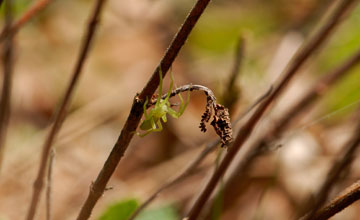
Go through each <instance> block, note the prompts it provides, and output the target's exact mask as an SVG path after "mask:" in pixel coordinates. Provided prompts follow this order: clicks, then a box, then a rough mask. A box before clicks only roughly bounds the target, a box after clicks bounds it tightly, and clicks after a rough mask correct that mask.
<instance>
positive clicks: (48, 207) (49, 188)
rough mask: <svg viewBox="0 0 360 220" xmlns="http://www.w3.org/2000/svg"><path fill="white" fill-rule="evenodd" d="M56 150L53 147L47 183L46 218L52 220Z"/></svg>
mask: <svg viewBox="0 0 360 220" xmlns="http://www.w3.org/2000/svg"><path fill="white" fill-rule="evenodd" d="M54 157H55V150H54V149H52V150H51V153H50V157H49V167H48V172H47V181H46V182H47V183H46V202H45V205H46V209H45V210H46V220H51V216H52V212H51V210H52V209H51V207H52V172H53V166H54Z"/></svg>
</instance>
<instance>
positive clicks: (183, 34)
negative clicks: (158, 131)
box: [77, 0, 210, 220]
mask: <svg viewBox="0 0 360 220" xmlns="http://www.w3.org/2000/svg"><path fill="white" fill-rule="evenodd" d="M209 2H210V0H198V1H197V2H196V4H195V6H194V7H193V8H192V10H191V12H190V13H189V15H188V16H187V18H186V20H185V22H184V23H183V25H182V26H181V28H180V30H179V31H178V33H177V34H176V36H175V38H174V40H173V41H172V42H171V44H170V47H169V48H168V49H167V51H166V53H165V55H164V57H163V58H162V60H161V61H160V64H159V66H158V67H157V68H156V69H155V71H154V73H153V74H152V76H151V78H150V80H149V81H148V83H147V84H146V86H145V87H144V88H143V90H142V92H141V93H140V94H139V95H138V96H137V97H135V99H134V102H133V105H132V107H131V110H130V113H129V116H128V118H127V120H126V122H125V125H124V127H123V129H122V131H121V133H120V136H119V138H118V140H117V141H116V143H115V146H114V147H113V149H112V151H111V153H110V155H109V157H108V158H107V159H106V161H105V164H104V166H103V168H102V169H101V171H100V173H99V175H98V177H97V178H96V180H95V182H93V184H92V185H91V187H90V192H89V195H88V197H87V198H86V201H85V203H84V204H83V206H82V208H81V211H80V213H79V216H78V217H77V219H78V220H86V219H88V218H89V217H90V215H91V212H92V210H93V208H94V206H95V205H96V203H97V201H98V200H99V198H100V197H101V196H102V195H103V193H104V190H105V188H106V184H107V183H108V181H109V179H110V177H111V176H112V174H113V173H114V171H115V168H116V167H117V165H118V163H119V162H120V159H121V158H122V157H123V155H124V153H125V151H126V149H127V148H128V146H129V143H130V141H131V139H132V137H133V136H134V133H135V131H136V128H137V126H138V125H139V122H140V120H141V117H142V115H143V105H144V100H145V98H146V97H148V98H149V99H150V98H151V96H152V95H153V94H154V92H155V90H156V88H157V87H158V86H159V81H160V79H159V72H160V70H161V72H162V74H163V77H165V75H166V73H167V71H168V70H169V68H170V66H171V64H172V63H173V62H174V60H175V58H176V56H177V54H178V53H179V51H180V49H181V48H182V46H183V45H184V44H185V41H186V39H187V38H188V36H189V34H190V32H191V30H192V29H193V27H194V26H195V24H196V23H197V21H198V19H199V18H200V16H201V15H202V13H203V12H204V10H205V8H206V7H207V5H208V4H209Z"/></svg>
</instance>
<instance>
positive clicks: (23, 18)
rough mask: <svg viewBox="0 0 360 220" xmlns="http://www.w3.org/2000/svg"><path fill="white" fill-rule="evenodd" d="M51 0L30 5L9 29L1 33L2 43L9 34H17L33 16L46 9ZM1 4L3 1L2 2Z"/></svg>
mask: <svg viewBox="0 0 360 220" xmlns="http://www.w3.org/2000/svg"><path fill="white" fill-rule="evenodd" d="M49 3H50V0H38V1H37V2H36V3H35V4H34V5H32V6H31V7H30V9H29V10H27V11H26V12H25V13H24V14H23V15H22V16H21V17H20V18H19V19H18V20H17V21H16V22H15V23H14V24H13V25H12V26H11V27H10V30H9V31H2V32H1V34H0V43H1V42H2V41H3V40H4V39H5V37H6V36H7V35H9V34H12V35H15V34H16V32H17V31H18V30H19V29H20V28H21V27H22V26H23V25H24V24H25V23H26V22H28V21H29V20H30V19H31V18H33V17H34V16H35V15H36V14H37V13H38V12H39V11H41V10H42V9H44V8H45V7H46V6H47V5H48V4H49ZM0 5H1V2H0Z"/></svg>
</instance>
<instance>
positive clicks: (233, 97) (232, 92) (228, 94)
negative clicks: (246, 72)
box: [222, 37, 245, 113]
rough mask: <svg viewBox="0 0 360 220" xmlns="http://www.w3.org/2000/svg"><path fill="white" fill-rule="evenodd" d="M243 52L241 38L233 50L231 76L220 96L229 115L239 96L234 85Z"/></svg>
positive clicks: (243, 45) (243, 46)
mask: <svg viewBox="0 0 360 220" xmlns="http://www.w3.org/2000/svg"><path fill="white" fill-rule="evenodd" d="M244 50H245V40H244V39H243V37H240V38H239V40H238V42H237V45H236V48H235V56H234V65H233V67H232V70H231V75H230V78H229V81H228V83H227V85H226V90H225V92H224V94H223V95H222V102H223V104H224V106H225V107H226V108H228V109H229V112H230V113H231V112H232V109H233V106H234V105H235V104H236V102H237V100H238V99H239V97H240V95H241V92H240V89H239V88H238V87H237V86H236V85H235V82H236V79H237V78H238V76H239V75H240V67H241V63H242V60H243V56H244Z"/></svg>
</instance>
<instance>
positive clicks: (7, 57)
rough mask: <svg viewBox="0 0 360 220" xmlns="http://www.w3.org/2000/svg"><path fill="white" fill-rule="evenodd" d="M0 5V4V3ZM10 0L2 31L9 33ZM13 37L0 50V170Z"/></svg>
mask: <svg viewBox="0 0 360 220" xmlns="http://www.w3.org/2000/svg"><path fill="white" fill-rule="evenodd" d="M0 5H1V4H0ZM12 19H13V18H12V1H5V27H4V29H3V32H5V33H9V32H10V27H11V25H12ZM13 37H14V35H12V34H9V35H8V36H7V37H6V39H5V44H4V47H3V51H2V60H3V69H4V78H3V80H2V81H3V83H2V91H1V100H0V171H1V167H2V161H3V157H4V155H3V154H4V150H5V149H4V148H5V144H6V135H7V129H8V124H9V117H10V105H11V104H10V97H11V87H12V75H13Z"/></svg>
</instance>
